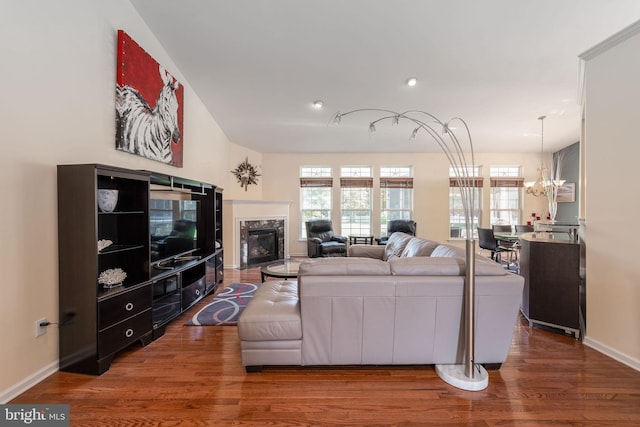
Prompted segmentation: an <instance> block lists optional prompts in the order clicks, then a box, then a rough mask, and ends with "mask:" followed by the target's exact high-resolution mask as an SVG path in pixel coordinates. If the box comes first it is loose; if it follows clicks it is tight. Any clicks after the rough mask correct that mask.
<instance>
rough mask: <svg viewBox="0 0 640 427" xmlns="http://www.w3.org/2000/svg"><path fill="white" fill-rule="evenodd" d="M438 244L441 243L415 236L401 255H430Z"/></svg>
mask: <svg viewBox="0 0 640 427" xmlns="http://www.w3.org/2000/svg"><path fill="white" fill-rule="evenodd" d="M438 245H440V243H438V242H434V241H433V240H427V239H421V238H419V237H414V238H413V239H411V240H409V243H407V246H405V248H404V250H403V251H402V254H401V255H400V257H403V258H405V257H415V256H430V255H431V253H432V252H433V250H434V249H435V248H437V247H438Z"/></svg>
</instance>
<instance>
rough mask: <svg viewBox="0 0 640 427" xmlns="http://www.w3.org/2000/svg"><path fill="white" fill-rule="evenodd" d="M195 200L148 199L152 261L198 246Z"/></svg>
mask: <svg viewBox="0 0 640 427" xmlns="http://www.w3.org/2000/svg"><path fill="white" fill-rule="evenodd" d="M199 215H200V202H199V201H197V200H169V199H154V198H152V199H150V200H149V233H150V234H151V262H154V263H155V262H160V261H163V260H166V259H169V258H173V257H177V256H185V255H189V254H191V253H192V252H195V251H196V250H198V217H199Z"/></svg>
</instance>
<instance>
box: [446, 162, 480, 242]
mask: <svg viewBox="0 0 640 427" xmlns="http://www.w3.org/2000/svg"><path fill="white" fill-rule="evenodd" d="M468 176H469V177H473V178H474V179H473V181H472V186H473V189H472V191H471V192H472V196H473V209H472V214H471V215H472V223H471V230H472V232H473V236H474V237H476V236H477V233H478V226H479V224H480V217H481V213H482V211H481V209H480V206H482V186H483V180H482V175H481V173H480V167H479V166H476V167H474V168H473V170H468ZM449 237H450V238H454V239H455V238H462V239H466V238H467V230H466V226H465V217H464V206H463V204H462V192H461V191H460V187H459V186H458V180H457V179H456V174H455V171H454V169H453V168H449Z"/></svg>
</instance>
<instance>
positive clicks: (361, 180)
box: [340, 166, 373, 236]
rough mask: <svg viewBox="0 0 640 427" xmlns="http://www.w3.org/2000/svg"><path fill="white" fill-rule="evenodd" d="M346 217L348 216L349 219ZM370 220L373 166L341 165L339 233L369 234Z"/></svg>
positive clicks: (370, 231) (371, 214) (371, 215)
mask: <svg viewBox="0 0 640 427" xmlns="http://www.w3.org/2000/svg"><path fill="white" fill-rule="evenodd" d="M356 196H357V197H356ZM354 203H355V204H354ZM346 218H349V221H347V220H346ZM355 218H357V219H355ZM363 221H364V222H363ZM372 221H373V168H372V167H371V166H342V167H341V168H340V230H341V231H340V233H341V234H343V235H353V236H371V235H372V234H371V233H372V230H373V229H372Z"/></svg>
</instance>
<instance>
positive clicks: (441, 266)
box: [389, 256, 507, 276]
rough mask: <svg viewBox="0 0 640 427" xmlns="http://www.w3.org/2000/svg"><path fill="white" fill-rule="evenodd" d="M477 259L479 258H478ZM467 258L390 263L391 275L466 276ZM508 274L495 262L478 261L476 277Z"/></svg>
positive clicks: (413, 259)
mask: <svg viewBox="0 0 640 427" xmlns="http://www.w3.org/2000/svg"><path fill="white" fill-rule="evenodd" d="M476 259H477V257H476ZM465 262H466V261H465V258H462V257H434V256H431V257H412V258H395V259H392V260H390V261H389V266H390V267H391V274H393V275H395V276H464V275H465V271H466V268H465ZM505 274H507V272H506V271H505V270H504V268H502V266H501V265H500V264H498V263H495V262H493V261H491V262H484V261H480V260H477V261H476V276H504V275H505Z"/></svg>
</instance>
